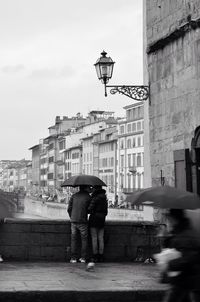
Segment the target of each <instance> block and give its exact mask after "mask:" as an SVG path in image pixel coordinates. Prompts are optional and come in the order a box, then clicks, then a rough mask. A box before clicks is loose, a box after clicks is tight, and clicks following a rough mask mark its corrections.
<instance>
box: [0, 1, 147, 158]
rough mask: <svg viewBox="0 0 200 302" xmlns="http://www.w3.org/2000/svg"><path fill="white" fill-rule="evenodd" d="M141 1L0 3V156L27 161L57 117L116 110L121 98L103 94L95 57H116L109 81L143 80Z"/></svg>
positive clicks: (119, 111) (124, 101) (125, 101)
mask: <svg viewBox="0 0 200 302" xmlns="http://www.w3.org/2000/svg"><path fill="white" fill-rule="evenodd" d="M142 23H143V20H142V0H101V1H96V0H84V1H82V0H72V1H69V0H6V1H0V111H1V118H0V129H1V147H0V160H3V159H13V160H14V159H16V160H19V159H22V158H26V159H31V151H29V150H28V149H29V148H30V147H32V146H33V145H35V144H38V142H39V139H40V138H44V137H46V136H48V127H49V126H52V125H53V124H54V122H55V117H56V116H57V115H60V116H65V115H67V116H69V117H70V116H74V115H76V113H77V112H80V113H81V114H83V115H84V116H86V115H87V114H88V112H89V111H91V110H98V109H99V110H109V111H115V113H116V116H123V115H124V109H123V107H124V106H126V105H129V104H131V99H129V98H127V97H125V96H119V95H118V96H117V95H114V96H113V95H109V94H108V97H107V98H105V97H104V88H103V85H102V84H101V82H100V81H99V80H98V79H97V76H96V72H95V69H94V65H93V64H94V63H95V62H96V60H97V59H98V58H99V57H100V53H101V52H102V50H105V51H107V53H108V55H109V56H111V57H112V59H113V60H114V61H115V62H116V64H115V66H114V74H113V78H112V80H111V81H110V83H109V84H110V85H111V84H113V85H115V84H126V85H127V84H130V85H131V84H132V85H134V84H143V76H142V66H143V62H142V51H143V50H142V48H143V45H142V32H143V29H142V26H143V24H142Z"/></svg>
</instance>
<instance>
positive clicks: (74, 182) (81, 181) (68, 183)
mask: <svg viewBox="0 0 200 302" xmlns="http://www.w3.org/2000/svg"><path fill="white" fill-rule="evenodd" d="M84 185H85V186H106V184H105V183H104V182H103V181H102V180H101V179H100V178H98V177H97V176H94V175H86V174H81V175H75V176H72V177H70V178H68V179H66V180H65V181H64V182H63V184H62V185H61V187H78V186H84Z"/></svg>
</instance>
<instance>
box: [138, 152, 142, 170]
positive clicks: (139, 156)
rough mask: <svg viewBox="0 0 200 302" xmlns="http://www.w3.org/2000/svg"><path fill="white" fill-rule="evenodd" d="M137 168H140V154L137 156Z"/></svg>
mask: <svg viewBox="0 0 200 302" xmlns="http://www.w3.org/2000/svg"><path fill="white" fill-rule="evenodd" d="M137 166H138V167H141V166H142V155H141V153H138V155H137Z"/></svg>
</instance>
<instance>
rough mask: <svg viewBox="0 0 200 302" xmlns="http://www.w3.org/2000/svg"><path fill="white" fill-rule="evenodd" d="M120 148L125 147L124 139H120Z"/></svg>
mask: <svg viewBox="0 0 200 302" xmlns="http://www.w3.org/2000/svg"><path fill="white" fill-rule="evenodd" d="M120 148H121V149H124V140H121V141H120Z"/></svg>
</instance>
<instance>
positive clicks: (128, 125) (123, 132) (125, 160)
mask: <svg viewBox="0 0 200 302" xmlns="http://www.w3.org/2000/svg"><path fill="white" fill-rule="evenodd" d="M124 109H125V110H126V118H125V119H123V120H121V121H119V124H118V160H117V162H118V188H117V193H118V195H119V196H120V195H122V194H130V193H132V192H134V191H135V190H138V189H141V188H143V185H144V105H143V102H137V103H134V104H132V105H129V106H126V107H124Z"/></svg>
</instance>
